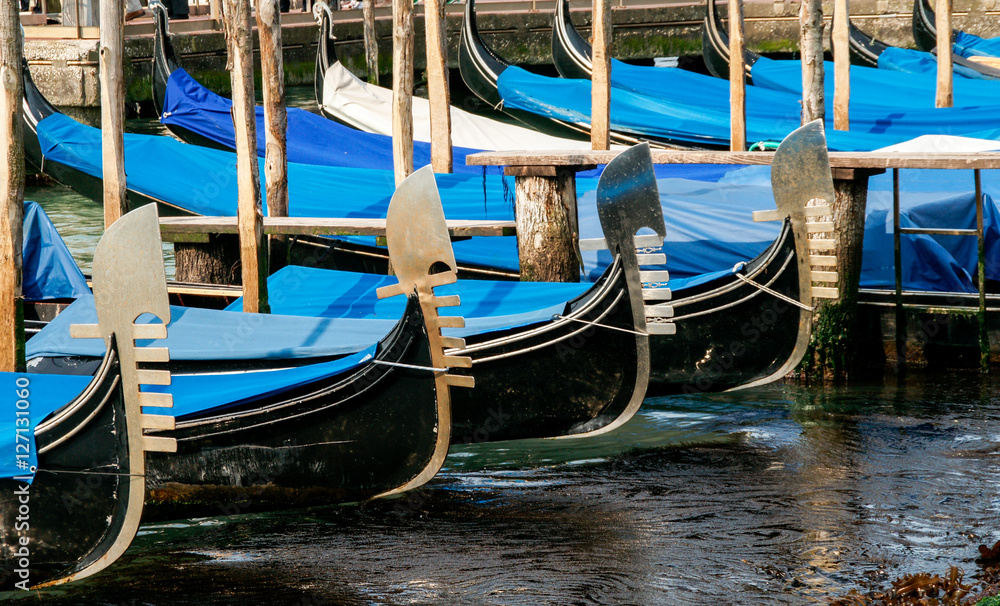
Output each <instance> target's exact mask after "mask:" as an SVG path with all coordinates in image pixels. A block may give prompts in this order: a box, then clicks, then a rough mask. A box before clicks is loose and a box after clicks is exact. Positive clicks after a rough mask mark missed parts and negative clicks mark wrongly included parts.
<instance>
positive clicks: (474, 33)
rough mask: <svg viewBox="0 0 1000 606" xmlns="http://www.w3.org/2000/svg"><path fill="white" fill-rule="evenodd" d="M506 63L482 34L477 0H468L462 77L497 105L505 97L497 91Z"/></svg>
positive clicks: (460, 59)
mask: <svg viewBox="0 0 1000 606" xmlns="http://www.w3.org/2000/svg"><path fill="white" fill-rule="evenodd" d="M507 67H508V63H507V62H506V61H504V60H503V59H501V58H500V57H498V56H497V55H496V53H494V52H493V51H492V50H491V49H490V48H489V47H488V46H486V44H485V43H484V42H483V40H482V38H481V37H480V35H479V26H478V25H477V23H476V2H475V0H466V3H465V17H464V19H463V21H462V37H461V39H460V41H459V52H458V71H459V73H460V74H461V75H462V80H464V81H465V84H466V86H468V87H469V90H471V91H472V92H473V93H475V95H476V96H477V97H479V98H480V99H482V100H483V101H485V102H486V103H489V104H490V105H491V106H493V107H498V106H499V105H500V103H501V101H502V100H501V98H500V93H499V92H498V91H497V79H498V78H500V74H501V73H503V70H505V69H507Z"/></svg>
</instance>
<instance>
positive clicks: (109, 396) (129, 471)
mask: <svg viewBox="0 0 1000 606" xmlns="http://www.w3.org/2000/svg"><path fill="white" fill-rule="evenodd" d="M146 215H149V213H146ZM137 219H138V220H137ZM147 226H148V222H147ZM152 229H154V230H155V229H157V226H156V224H155V220H154V223H153V224H152ZM144 231H146V230H144V229H143V218H142V216H126V217H124V218H122V219H121V220H120V221H119V223H116V224H115V225H114V226H112V227H111V228H110V229H108V231H107V232H105V234H104V237H103V238H102V239H101V242H100V244H99V245H98V247H97V251H96V252H95V255H94V287H95V289H96V291H97V293H98V313H99V315H100V318H101V324H100V325H98V326H78V327H75V329H76V331H79V334H81V335H83V336H98V337H101V338H103V339H105V340H106V342H107V344H108V347H107V353H106V354H105V356H104V357H103V359H102V361H101V362H100V364H99V366H98V368H97V371H96V372H95V373H94V375H93V377H90V378H88V377H81V376H66V375H46V374H18V373H0V383H2V384H3V386H4V387H3V388H4V389H5V390H6V391H7V392H8V394H9V395H6V396H4V397H5V409H6V412H5V416H7V417H8V418H9V422H8V421H5V422H4V425H3V432H4V435H0V442H2V443H3V446H4V448H5V449H8V448H9V450H10V451H11V452H13V453H16V454H14V456H11V457H9V458H8V457H7V456H6V455H5V456H4V458H3V460H2V464H3V467H2V473H0V516H2V519H3V523H2V524H0V554H2V567H0V592H3V591H9V590H25V589H33V588H36V587H43V586H49V585H57V584H61V583H66V582H69V581H73V580H78V579H82V578H85V577H88V576H91V575H93V574H95V573H97V572H99V571H101V570H103V569H104V568H107V567H108V566H110V565H111V564H113V563H114V562H115V561H116V560H117V559H118V558H119V557H120V556H121V555H122V554H123V553H124V552H125V550H126V549H127V548H128V546H129V545H130V544H131V542H132V539H133V538H134V537H135V534H136V531H137V529H138V527H139V520H140V517H141V516H142V511H143V504H144V497H145V487H144V474H145V473H146V461H145V460H146V455H147V453H152V452H169V451H171V450H173V449H174V448H176V444H175V443H174V441H173V440H172V439H169V438H161V437H152V436H150V435H147V433H146V432H147V431H150V430H161V429H168V428H170V427H172V426H173V419H172V418H171V417H156V418H152V417H150V416H147V415H145V414H142V412H143V411H142V407H143V406H149V405H154V404H156V405H169V402H164V401H162V400H161V401H159V402H153V401H151V400H150V399H149V396H147V395H145V394H143V393H140V383H148V382H149V381H148V380H147V379H148V378H149V376H148V375H143V374H142V371H140V370H138V367H137V364H136V363H137V362H141V361H143V360H148V359H151V357H156V358H166V357H167V356H168V355H169V354H168V352H167V351H166V350H156V351H153V350H150V349H148V348H143V347H136V345H135V341H134V340H135V339H136V338H137V337H138V338H141V336H140V333H139V332H138V330H139V329H138V328H136V327H134V325H132V323H131V320H127V322H123V321H122V319H124V318H126V317H128V318H134V317H135V316H138V315H139V314H141V313H152V314H155V315H158V316H160V317H161V318H164V313H165V312H164V308H165V307H166V300H165V299H164V300H163V301H159V300H157V299H158V298H157V296H156V295H158V294H160V293H158V292H156V291H155V290H152V291H142V290H137V289H135V288H134V286H135V285H136V281H138V282H140V283H141V282H143V281H144V280H143V274H142V273H141V272H144V271H147V270H150V267H148V264H147V263H144V262H143V261H144V260H145V259H143V257H142V256H141V255H137V256H133V257H131V258H117V259H116V257H117V256H118V255H120V253H121V252H122V250H123V246H124V247H128V246H130V245H131V244H132V243H134V242H136V238H137V237H140V236H144V235H146V234H145V233H144ZM162 267H163V266H162V262H161V263H160V265H159V268H160V272H161V273H162V271H163V269H162ZM155 269H156V268H155V266H154V267H153V268H152V270H155ZM154 275H155V272H154ZM165 294H166V293H165V291H164V292H163V295H164V296H165ZM129 314H132V315H129ZM161 328H162V325H161ZM159 378H162V377H159ZM11 397H13V399H10V398H11ZM61 403H64V404H63V405H61V406H60V404H61ZM15 419H16V421H15ZM22 421H23V425H22ZM8 432H9V433H8ZM29 432H30V434H31V435H32V436H33V437H32V438H31V439H28V438H26V436H27V435H29ZM32 459H34V460H32ZM15 461H16V463H15Z"/></svg>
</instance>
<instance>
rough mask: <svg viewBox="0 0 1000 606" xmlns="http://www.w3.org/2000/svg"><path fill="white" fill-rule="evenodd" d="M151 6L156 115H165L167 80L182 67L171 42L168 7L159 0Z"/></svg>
mask: <svg viewBox="0 0 1000 606" xmlns="http://www.w3.org/2000/svg"><path fill="white" fill-rule="evenodd" d="M149 8H150V10H151V11H153V32H154V33H153V62H152V70H153V72H152V80H153V106H154V108H155V109H156V115H157V116H160V117H163V102H164V99H165V98H166V93H167V80H168V79H169V78H170V74H172V73H174V71H175V70H177V69H180V63H178V61H177V56H176V55H175V54H174V47H173V44H171V42H170V25H169V24H170V18H169V17H168V16H167V7H165V6H164V5H163V3H162V2H160V1H159V0H151V2H150V3H149Z"/></svg>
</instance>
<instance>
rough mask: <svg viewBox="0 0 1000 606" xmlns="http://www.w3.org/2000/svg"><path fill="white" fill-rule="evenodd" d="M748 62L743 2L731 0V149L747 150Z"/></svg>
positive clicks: (741, 0)
mask: <svg viewBox="0 0 1000 606" xmlns="http://www.w3.org/2000/svg"><path fill="white" fill-rule="evenodd" d="M746 94H747V91H746V62H745V61H744V60H743V0H729V149H730V151H740V152H741V151H746V149H747V100H746V99H747V98H746Z"/></svg>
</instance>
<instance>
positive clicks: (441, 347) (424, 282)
mask: <svg viewBox="0 0 1000 606" xmlns="http://www.w3.org/2000/svg"><path fill="white" fill-rule="evenodd" d="M385 233H386V240H387V241H388V248H389V259H390V262H391V263H392V268H393V270H394V271H395V273H396V276H397V277H398V278H399V283H398V284H393V285H390V286H384V287H382V288H380V289H378V297H379V298H380V299H384V298H386V297H392V296H396V295H407V296H410V295H412V294H414V293H415V294H416V296H417V298H418V299H419V301H420V309H421V311H422V312H423V316H424V323H425V326H426V328H427V338H428V343H429V345H430V358H431V364H432V365H433V366H434V368H435V369H439V370H435V371H434V384H435V391H436V393H437V402H438V432H437V445H436V447H435V450H434V454H433V456H432V457H431V461H430V462H429V463H428V465H427V467H426V468H425V469H424V470H423V472H422V473H420V474H419V475H418V476H417V477H415V478H413V479H412V480H410V481H409V482H407V483H406V484H405V485H403V486H401V487H399V488H397V489H395V490H392V491H390V492H387V493H385V494H386V495H388V494H395V493H398V492H403V491H406V490H410V489H413V488H417V487H418V486H421V485H423V484H424V483H426V482H427V481H428V480H430V479H431V478H433V477H434V476H435V475H436V474H437V472H438V471H439V470H440V469H441V465H443V464H444V459H445V457H446V456H447V455H448V446H449V445H450V443H451V395H450V391H449V390H450V388H451V387H474V386H475V381H474V379H473V378H472V377H469V376H459V375H452V374H449V373H448V372H447V369H448V368H470V367H471V366H472V359H471V358H468V357H464V356H452V355H445V353H444V351H445V349H447V348H458V349H461V348H464V347H465V340H464V339H458V338H455V337H445V336H443V335H442V334H441V329H442V328H462V327H464V326H465V319H464V318H462V317H461V316H441V315H439V314H438V309H439V308H441V307H454V306H457V305H459V304H460V301H459V298H458V296H457V295H452V296H441V297H439V296H437V295H435V294H434V287H436V286H443V285H445V284H454V283H455V282H456V281H458V271H457V269H458V264H457V263H456V262H455V253H454V251H453V250H452V247H451V237H450V236H449V235H448V226H447V224H446V223H445V219H444V209H443V208H442V206H441V196H440V194H439V193H438V189H437V182H436V181H435V179H434V170H433V169H432V168H431V167H430V166H425V167H423V168H421V169H420V170H418V171H416V172H415V173H413V174H412V175H410V176H409V177H407V178H406V179H405V180H404V181H403V182H402V183H400V184H399V187H397V188H396V193H394V194H393V196H392V200H391V201H390V202H389V211H388V213H387V214H386V229H385ZM379 496H385V495H379Z"/></svg>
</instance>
